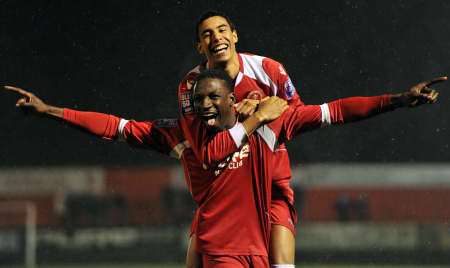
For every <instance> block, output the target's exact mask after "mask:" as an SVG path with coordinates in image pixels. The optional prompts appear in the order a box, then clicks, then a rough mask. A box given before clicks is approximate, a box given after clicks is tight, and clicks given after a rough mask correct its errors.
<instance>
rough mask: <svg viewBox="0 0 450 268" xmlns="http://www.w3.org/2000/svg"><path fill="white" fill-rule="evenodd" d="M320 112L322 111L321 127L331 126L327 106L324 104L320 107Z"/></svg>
mask: <svg viewBox="0 0 450 268" xmlns="http://www.w3.org/2000/svg"><path fill="white" fill-rule="evenodd" d="M320 110H321V111H322V127H326V126H329V125H331V115H330V109H329V108H328V104H326V103H324V104H322V105H320Z"/></svg>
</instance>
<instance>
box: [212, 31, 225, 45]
mask: <svg viewBox="0 0 450 268" xmlns="http://www.w3.org/2000/svg"><path fill="white" fill-rule="evenodd" d="M221 37H222V35H221V34H220V33H219V32H213V33H212V37H211V38H212V42H213V43H216V42H218V41H219V40H220V38H221Z"/></svg>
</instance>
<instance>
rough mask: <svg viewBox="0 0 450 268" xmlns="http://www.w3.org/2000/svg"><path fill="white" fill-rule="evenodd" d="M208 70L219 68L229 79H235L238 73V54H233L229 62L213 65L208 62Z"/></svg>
mask: <svg viewBox="0 0 450 268" xmlns="http://www.w3.org/2000/svg"><path fill="white" fill-rule="evenodd" d="M208 68H210V69H212V68H220V69H222V70H224V71H225V72H226V73H227V74H228V75H229V76H230V77H231V79H235V78H236V77H237V75H238V73H239V57H238V54H237V53H235V54H234V55H233V57H231V59H230V60H229V61H226V62H219V63H213V62H210V61H208Z"/></svg>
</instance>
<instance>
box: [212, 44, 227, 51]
mask: <svg viewBox="0 0 450 268" xmlns="http://www.w3.org/2000/svg"><path fill="white" fill-rule="evenodd" d="M227 48H228V46H227V45H225V44H223V45H218V46H216V47H215V48H213V49H212V50H213V51H214V52H218V51H219V50H222V49H227Z"/></svg>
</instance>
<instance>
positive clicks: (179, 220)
mask: <svg viewBox="0 0 450 268" xmlns="http://www.w3.org/2000/svg"><path fill="white" fill-rule="evenodd" d="M210 8H213V9H219V10H223V11H225V12H226V13H228V14H229V15H230V16H231V17H232V19H233V20H234V21H235V23H236V24H237V27H238V31H239V34H240V39H239V46H238V49H239V50H240V51H249V52H252V53H255V54H260V55H266V56H269V57H272V58H274V59H277V60H279V61H281V62H282V63H283V64H284V65H285V67H286V69H287V70H288V72H289V73H290V75H291V78H292V80H293V81H294V84H295V85H296V86H297V88H298V90H299V92H300V95H301V96H302V98H303V100H304V101H305V102H306V103H323V102H325V101H329V100H332V99H335V98H338V97H346V96H352V95H375V94H382V93H384V92H386V91H390V92H391V91H394V92H400V91H402V90H404V89H405V88H407V87H408V86H410V85H412V84H414V83H416V82H418V81H421V80H425V79H429V78H432V77H434V76H440V75H445V74H447V75H448V74H449V73H450V61H449V60H448V59H450V50H449V49H448V47H449V46H450V17H449V16H448V14H450V3H448V2H447V1H432V2H431V1H421V0H411V1H400V0H396V1H387V0H383V1H376V2H375V1H352V0H349V1H332V2H331V1H324V0H322V1H310V2H299V1H286V2H283V3H282V2H273V1H264V2H257V1H252V2H242V1H187V0H185V1H183V0H180V1H133V2H131V3H124V2H123V1H115V0H111V1H95V2H88V1H85V2H81V3H78V2H76V3H75V2H60V1H32V2H27V3H26V2H25V1H9V0H3V1H0V29H1V31H0V35H1V36H0V47H1V50H0V59H1V63H2V64H0V81H1V83H2V84H3V83H4V84H13V85H18V86H21V87H24V88H29V89H32V90H33V91H34V92H35V93H36V94H37V95H39V96H41V97H43V98H44V100H46V101H48V102H49V103H52V104H55V105H61V106H67V107H72V108H76V109H81V110H94V111H100V112H105V113H113V114H116V115H121V116H123V117H126V118H135V119H138V120H145V119H153V118H163V117H175V116H176V115H177V104H176V86H177V83H178V80H179V79H180V78H181V77H182V76H183V74H184V73H185V72H187V71H188V70H190V68H191V67H192V66H194V65H195V64H197V62H198V61H199V60H200V59H201V58H200V57H199V56H198V55H197V54H196V52H195V51H194V49H193V38H194V36H193V35H194V23H195V21H196V18H197V17H198V16H199V14H201V13H202V12H203V11H204V10H206V9H210ZM448 87H449V86H448V85H442V87H441V86H440V87H439V88H442V89H443V90H442V93H441V96H442V98H441V99H440V101H439V102H438V103H437V104H436V105H434V106H433V107H421V108H420V109H417V110H411V111H406V110H404V111H398V112H396V113H393V114H388V115H383V116H380V117H378V118H374V119H372V120H370V121H366V122H361V123H358V124H353V125H348V126H345V127H335V128H330V129H325V130H321V131H317V132H313V133H308V134H306V135H304V136H302V137H300V138H299V139H297V140H296V141H294V142H292V143H291V144H289V151H290V155H291V159H292V163H293V169H294V170H293V175H294V176H293V177H294V179H293V182H292V185H293V187H294V189H295V191H296V206H297V209H298V211H299V212H300V222H299V225H298V233H297V261H298V265H299V266H300V267H302V265H303V267H378V265H384V266H383V267H428V266H430V267H431V265H434V267H449V266H450V254H449V252H450V228H449V218H450V150H449V137H450V135H449V133H450V132H449V131H450V130H449V128H450V123H449V117H448V115H449V114H450V105H448V104H449V103H450V102H449V101H450V95H449V92H448ZM15 100H16V96H14V95H12V94H6V93H4V92H2V93H1V98H0V107H1V112H0V124H1V128H2V131H1V132H0V135H1V136H0V137H1V139H0V148H1V150H0V160H1V161H0V267H19V265H21V263H24V262H25V257H24V256H25V255H27V254H28V259H31V260H33V259H36V260H37V263H38V264H39V267H61V268H63V267H74V268H75V267H81V266H82V267H93V268H100V267H182V266H181V265H180V263H182V262H183V259H184V254H185V251H186V241H187V237H186V235H187V230H188V228H189V223H190V220H191V217H192V213H193V210H194V208H195V206H194V204H193V202H192V200H191V198H190V196H189V194H188V193H187V191H186V188H185V185H184V180H183V175H182V170H181V169H180V168H179V166H178V163H177V162H176V161H174V160H170V159H167V158H166V157H164V156H160V155H158V154H157V153H153V152H145V151H140V150H133V149H130V148H128V147H127V146H126V145H123V144H115V145H113V144H112V143H111V142H108V141H102V140H98V139H96V138H94V137H91V136H89V135H87V134H84V133H80V132H78V131H75V130H74V129H73V128H71V127H69V126H66V125H62V124H59V123H57V122H54V121H53V120H44V119H40V118H39V119H38V118H32V117H28V116H26V115H24V114H23V113H20V112H18V111H16V110H15V109H14V103H15ZM33 215H35V216H36V217H33ZM34 223H35V224H34ZM33 226H36V229H35V230H34V229H33ZM34 242H36V243H34ZM33 245H35V246H33ZM169 263H172V264H173V263H175V265H172V266H170V265H169ZM112 264H114V265H115V266H113V265H112ZM152 264H153V265H152ZM350 264H353V266H352V265H350ZM13 265H16V266H13ZM69 265H72V266H69ZM91 265H92V266H91ZM102 265H103V266H102ZM133 265H136V266H133ZM336 265H340V266H336Z"/></svg>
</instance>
